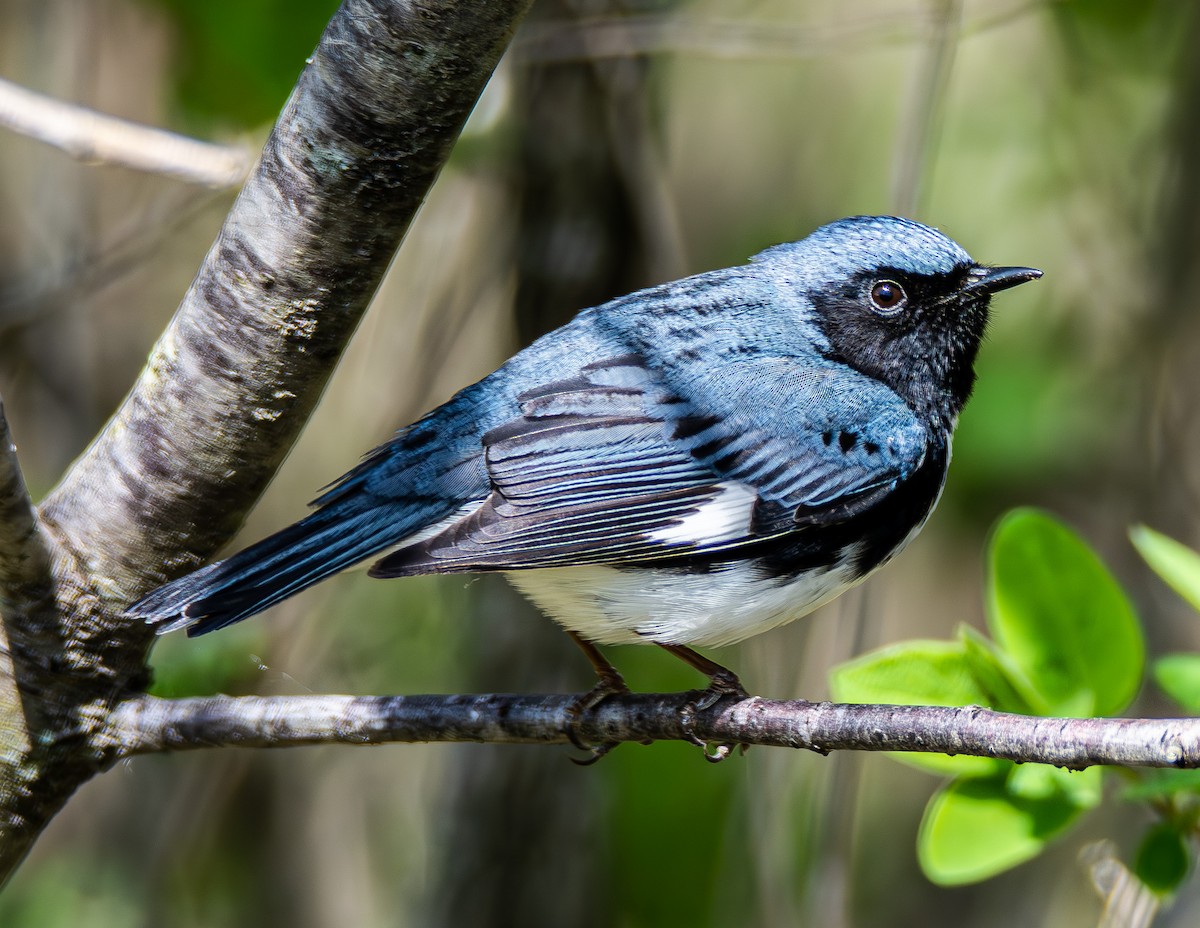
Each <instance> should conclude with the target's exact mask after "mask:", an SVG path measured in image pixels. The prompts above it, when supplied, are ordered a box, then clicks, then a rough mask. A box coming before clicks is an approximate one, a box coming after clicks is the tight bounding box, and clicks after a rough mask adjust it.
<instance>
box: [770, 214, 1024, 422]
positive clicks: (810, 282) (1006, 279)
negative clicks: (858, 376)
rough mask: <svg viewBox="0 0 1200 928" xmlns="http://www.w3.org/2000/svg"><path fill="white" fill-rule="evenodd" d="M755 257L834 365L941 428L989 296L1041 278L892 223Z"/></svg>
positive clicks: (959, 401)
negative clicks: (801, 311) (789, 295)
mask: <svg viewBox="0 0 1200 928" xmlns="http://www.w3.org/2000/svg"><path fill="white" fill-rule="evenodd" d="M756 260H759V261H763V262H768V263H770V264H772V265H774V267H775V269H776V272H777V274H779V275H780V276H781V277H782V278H783V282H784V283H785V284H786V285H787V286H789V287H795V288H797V289H798V290H799V291H800V294H799V295H801V296H802V297H804V298H805V300H806V302H807V303H808V304H809V305H811V307H812V312H813V317H812V322H813V323H814V324H815V325H816V327H817V328H818V329H819V330H820V332H821V333H822V335H823V336H824V338H825V340H826V341H827V343H828V347H827V349H826V350H827V351H828V353H829V356H830V357H831V358H833V359H835V360H837V361H839V362H841V363H843V364H846V365H848V366H850V367H853V368H854V369H856V370H858V371H860V372H862V373H864V374H867V375H868V376H870V377H873V378H875V379H876V380H879V381H881V382H883V383H884V384H886V385H887V386H889V387H890V388H891V389H892V390H894V391H895V392H896V393H897V394H899V395H900V396H901V397H902V398H903V399H904V400H905V402H906V403H908V405H909V406H910V407H911V408H912V409H913V410H914V411H915V412H917V413H918V414H919V415H921V416H923V417H925V418H926V419H927V421H930V422H933V423H940V424H941V425H942V426H944V427H945V428H947V429H952V428H953V427H954V423H955V421H956V420H957V417H958V413H959V411H960V410H961V409H962V407H963V404H964V403H966V401H967V398H968V397H969V396H970V394H971V389H972V387H973V386H974V383H975V369H974V365H975V355H976V353H977V352H978V350H979V343H980V341H981V340H982V339H983V334H984V330H985V329H986V328H987V321H988V304H989V302H990V301H991V296H992V294H993V293H996V292H997V291H1000V290H1005V289H1007V288H1009V287H1014V286H1016V285H1017V284H1021V283H1025V282H1026V281H1030V280H1034V279H1036V278H1038V277H1041V276H1042V272H1041V271H1039V270H1036V269H1034V268H1029V267H989V266H986V265H982V264H979V263H977V262H975V261H974V260H972V258H971V256H970V255H968V254H967V253H966V252H965V251H964V250H963V249H962V248H961V247H960V246H959V245H958V244H956V243H955V242H953V241H952V240H950V239H949V238H947V237H946V236H945V235H943V234H942V233H940V232H938V231H936V230H935V229H931V228H929V227H928V226H924V225H921V224H920V223H918V222H913V221H912V220H910V219H900V218H897V217H894V216H858V217H854V218H851V219H841V220H838V221H837V222H833V223H830V224H829V225H827V226H822V227H821V228H820V229H817V230H816V231H815V232H813V233H812V235H810V236H809V237H808V238H806V239H804V240H802V241H800V242H796V243H794V244H790V245H779V246H776V247H775V248H771V249H768V250H767V251H765V252H763V253H762V255H760V256H758V258H757V259H756Z"/></svg>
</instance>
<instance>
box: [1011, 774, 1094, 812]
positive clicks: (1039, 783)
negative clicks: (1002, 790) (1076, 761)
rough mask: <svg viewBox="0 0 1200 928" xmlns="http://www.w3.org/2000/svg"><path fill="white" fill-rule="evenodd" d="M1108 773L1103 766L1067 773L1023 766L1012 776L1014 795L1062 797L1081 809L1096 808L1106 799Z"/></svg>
mask: <svg viewBox="0 0 1200 928" xmlns="http://www.w3.org/2000/svg"><path fill="white" fill-rule="evenodd" d="M1103 787H1104V771H1103V769H1102V768H1100V767H1087V768H1086V769H1084V770H1064V769H1063V768H1062V767H1051V766H1050V765H1049V764H1021V765H1020V766H1016V767H1014V768H1013V771H1012V773H1010V774H1009V775H1008V783H1007V786H1006V788H1007V790H1008V794H1009V795H1010V796H1017V797H1020V798H1022V799H1033V800H1041V799H1053V798H1061V799H1064V800H1066V801H1067V802H1069V803H1071V805H1073V806H1075V807H1076V808H1077V809H1094V808H1095V807H1096V806H1098V805H1100V801H1101V800H1102V799H1103V798H1104V788H1103Z"/></svg>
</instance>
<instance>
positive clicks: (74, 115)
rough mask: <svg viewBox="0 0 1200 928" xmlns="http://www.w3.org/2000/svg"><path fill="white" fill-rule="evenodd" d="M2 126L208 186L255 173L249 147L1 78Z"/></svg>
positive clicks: (73, 152)
mask: <svg viewBox="0 0 1200 928" xmlns="http://www.w3.org/2000/svg"><path fill="white" fill-rule="evenodd" d="M0 126H4V127H6V128H8V129H11V130H12V131H13V132H18V133H20V134H21V135H26V136H28V137H29V138H32V139H36V140H37V141H39V142H44V143H45V144H47V145H52V146H53V147H55V148H57V149H59V150H61V151H64V152H66V153H67V154H68V155H70V156H71V157H73V158H78V159H79V160H81V161H95V162H100V163H103V164H116V165H120V166H121V167H126V168H133V169H134V170H136V171H147V172H150V173H153V174H164V175H166V176H168V177H176V178H178V179H179V180H183V181H187V182H188V183H192V184H204V185H205V186H208V187H236V186H237V185H238V184H240V183H241V182H242V180H244V179H245V177H246V174H247V172H248V171H249V170H250V164H251V161H252V157H251V155H250V152H248V151H247V150H246V149H244V148H241V147H237V146H232V145H218V144H215V143H213V142H201V141H199V140H197V139H190V138H188V137H187V136H183V135H177V134H176V133H174V132H167V131H166V130H165V129H156V128H153V127H151V126H143V125H141V124H140V123H136V122H130V121H129V120H127V119H119V118H117V117H116V116H109V115H106V114H104V113H98V112H96V111H95V110H92V109H88V108H87V107H85V106H79V105H77V104H74V103H67V102H65V101H63V100H56V99H54V98H53V97H47V96H45V95H43V94H40V93H35V92H34V91H32V90H27V89H26V88H24V87H21V86H18V85H17V84H14V83H12V82H11V81H6V80H3V79H0Z"/></svg>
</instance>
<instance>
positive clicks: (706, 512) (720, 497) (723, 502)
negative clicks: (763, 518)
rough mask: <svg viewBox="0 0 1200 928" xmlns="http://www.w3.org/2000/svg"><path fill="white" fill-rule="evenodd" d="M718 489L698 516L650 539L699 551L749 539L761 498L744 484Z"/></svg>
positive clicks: (699, 508)
mask: <svg viewBox="0 0 1200 928" xmlns="http://www.w3.org/2000/svg"><path fill="white" fill-rule="evenodd" d="M717 486H718V487H719V489H720V492H719V493H718V494H717V495H716V496H714V497H713V498H712V499H710V500H708V501H707V502H705V503H701V504H700V505H699V506H697V507H696V511H695V512H693V513H692V514H691V515H688V516H684V517H683V518H682V519H680V520H679V522H678V523H677V524H676V525H669V526H667V527H666V528H660V529H658V530H657V531H655V532H651V533H650V536H649V537H650V538H652V539H654V540H655V541H663V542H666V543H667V544H677V545H696V546H698V547H707V546H708V545H714V544H721V543H723V542H727V541H737V540H738V539H741V538H746V537H747V536H748V535H749V534H750V519H751V517H752V515H753V513H754V504H755V502H756V501H757V500H758V494H757V493H755V492H754V490H752V489H750V488H749V487H748V486H746V485H745V484H743V483H734V482H732V481H727V482H724V483H720V484H718V485H717Z"/></svg>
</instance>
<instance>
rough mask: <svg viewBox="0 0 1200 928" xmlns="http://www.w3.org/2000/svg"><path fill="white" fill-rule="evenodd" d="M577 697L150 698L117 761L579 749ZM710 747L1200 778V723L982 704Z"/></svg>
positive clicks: (764, 729)
mask: <svg viewBox="0 0 1200 928" xmlns="http://www.w3.org/2000/svg"><path fill="white" fill-rule="evenodd" d="M697 695H698V694H697V693H671V694H629V695H621V696H612V697H610V698H608V699H605V700H604V702H602V703H601V704H600V705H599V706H597V707H595V708H594V709H591V710H589V711H587V712H585V713H583V714H582V715H581V716H580V718H579V720H578V723H577V725H576V726H575V731H576V733H577V735H578V737H579V738H580V739H581V740H583V741H585V742H589V743H597V744H600V743H616V742H623V741H679V740H684V741H687V740H692V739H691V737H690V735H689V732H688V730H687V726H686V725H685V723H684V720H683V716H682V715H681V712H682V710H684V708H685V707H686V706H687V705H688V703H689V701H690V700H692V699H695V698H696V697H697ZM577 699H578V697H576V696H569V695H566V696H564V695H558V696H516V695H507V694H499V695H497V694H491V695H476V696H273V697H264V696H211V697H198V698H191V699H160V698H156V697H153V696H141V697H137V698H134V699H130V700H128V701H126V702H124V703H122V704H121V705H120V706H119V707H118V708H117V709H116V711H115V712H114V714H113V718H112V724H111V726H110V729H109V731H108V732H107V734H106V737H107V738H108V739H109V744H108V745H107V746H106V753H108V754H109V755H110V756H112V755H114V754H115V756H116V757H117V758H120V757H128V756H131V755H134V754H147V753H153V752H158V751H179V750H190V749H195V748H203V747H221V746H235V745H237V746H244V747H292V746H297V745H306V744H330V743H342V744H384V743H389V742H429V741H475V742H495V743H508V744H531V743H541V744H562V743H567V742H569V741H570V736H569V735H568V730H569V728H570V727H571V719H572V717H571V708H572V706H573V705H574V704H575V703H576V700H577ZM691 731H692V732H694V734H695V735H696V736H697V737H699V738H700V739H702V740H704V741H707V742H711V743H723V744H758V745H774V746H777V747H791V748H807V749H809V750H813V751H818V752H821V753H825V752H828V751H836V750H858V751H920V752H927V753H940V754H970V755H975V756H979V757H996V758H1004V759H1008V760H1015V761H1023V762H1029V763H1043V764H1053V765H1054V766H1057V767H1072V768H1082V767H1090V766H1093V765H1096V764H1109V765H1120V766H1142V767H1200V719H1068V718H1038V717H1030V716H1021V715H1011V714H1008V713H1003V712H994V711H992V710H990V709H983V708H980V707H978V706H967V707H963V708H944V707H937V706H874V705H843V704H836V703H826V702H804V701H799V700H796V701H784V700H774V699H764V698H762V697H757V696H755V697H750V698H747V699H741V700H737V701H731V700H725V701H723V702H721V703H719V704H718V705H716V706H714V707H712V708H710V709H707V710H703V711H700V712H698V713H696V714H695V718H694V722H693V724H692V725H691Z"/></svg>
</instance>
